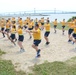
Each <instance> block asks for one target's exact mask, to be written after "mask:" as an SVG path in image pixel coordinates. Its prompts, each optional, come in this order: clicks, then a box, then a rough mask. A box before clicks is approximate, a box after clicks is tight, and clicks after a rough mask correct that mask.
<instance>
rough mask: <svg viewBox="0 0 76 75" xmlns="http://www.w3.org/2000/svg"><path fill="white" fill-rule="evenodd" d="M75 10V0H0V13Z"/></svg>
mask: <svg viewBox="0 0 76 75" xmlns="http://www.w3.org/2000/svg"><path fill="white" fill-rule="evenodd" d="M34 8H35V9H36V10H54V9H55V8H56V10H62V11H76V0H0V13H5V12H18V11H30V10H34Z"/></svg>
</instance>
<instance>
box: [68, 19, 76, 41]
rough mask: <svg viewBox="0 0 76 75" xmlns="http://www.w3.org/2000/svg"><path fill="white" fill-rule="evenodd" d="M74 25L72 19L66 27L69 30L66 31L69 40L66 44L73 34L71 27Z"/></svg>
mask: <svg viewBox="0 0 76 75" xmlns="http://www.w3.org/2000/svg"><path fill="white" fill-rule="evenodd" d="M74 25H75V23H74V21H73V19H72V20H71V22H69V23H68V26H69V30H68V38H69V40H68V42H71V40H70V38H71V34H72V33H73V30H74V29H73V28H72V27H73V26H74Z"/></svg>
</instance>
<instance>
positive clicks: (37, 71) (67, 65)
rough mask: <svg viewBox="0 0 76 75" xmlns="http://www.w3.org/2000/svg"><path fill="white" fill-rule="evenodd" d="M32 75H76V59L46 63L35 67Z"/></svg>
mask: <svg viewBox="0 0 76 75" xmlns="http://www.w3.org/2000/svg"><path fill="white" fill-rule="evenodd" d="M32 69H33V73H34V74H31V75H76V57H74V58H72V59H70V60H67V61H66V62H58V61H55V62H52V63H50V62H45V63H43V64H40V65H35V66H34V67H33V68H32Z"/></svg>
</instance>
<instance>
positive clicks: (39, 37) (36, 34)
mask: <svg viewBox="0 0 76 75" xmlns="http://www.w3.org/2000/svg"><path fill="white" fill-rule="evenodd" d="M36 31H37V32H36V33H33V38H34V40H41V30H40V29H37V30H36Z"/></svg>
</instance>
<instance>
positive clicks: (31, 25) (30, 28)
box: [28, 20, 33, 39]
mask: <svg viewBox="0 0 76 75" xmlns="http://www.w3.org/2000/svg"><path fill="white" fill-rule="evenodd" d="M28 30H33V23H32V20H30V22H29V24H28ZM29 35H30V39H31V38H32V36H31V33H29Z"/></svg>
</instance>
